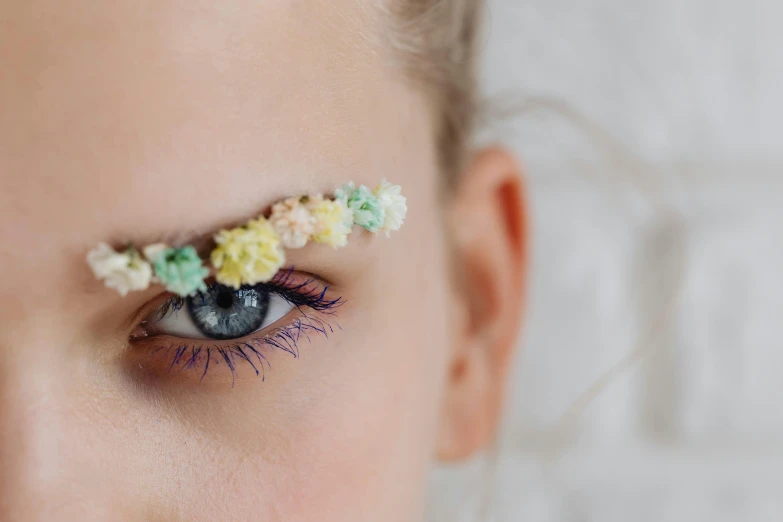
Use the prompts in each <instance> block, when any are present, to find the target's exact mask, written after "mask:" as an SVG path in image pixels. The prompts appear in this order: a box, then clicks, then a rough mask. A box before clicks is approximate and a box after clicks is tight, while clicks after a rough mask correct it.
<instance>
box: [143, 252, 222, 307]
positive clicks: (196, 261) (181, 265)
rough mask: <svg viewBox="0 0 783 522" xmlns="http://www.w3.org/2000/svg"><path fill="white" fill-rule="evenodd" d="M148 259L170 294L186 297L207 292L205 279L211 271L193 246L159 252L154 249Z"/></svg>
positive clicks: (156, 275)
mask: <svg viewBox="0 0 783 522" xmlns="http://www.w3.org/2000/svg"><path fill="white" fill-rule="evenodd" d="M145 254H147V252H146V251H145ZM147 257H148V259H149V260H150V261H151V262H152V267H153V268H154V269H155V277H156V278H157V279H158V281H160V282H161V283H162V284H163V285H165V286H166V290H168V291H169V292H173V293H175V294H177V295H179V296H181V297H186V296H189V295H193V294H195V293H196V292H204V291H206V290H207V285H206V283H204V279H205V278H206V277H207V276H208V275H209V269H207V268H206V267H205V266H204V265H203V263H202V261H201V258H199V257H198V253H196V249H195V248H193V247H192V246H186V247H184V248H166V249H158V250H157V251H155V250H154V248H153V249H150V254H149V255H148V256H147Z"/></svg>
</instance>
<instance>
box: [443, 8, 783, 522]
mask: <svg viewBox="0 0 783 522" xmlns="http://www.w3.org/2000/svg"><path fill="white" fill-rule="evenodd" d="M488 6H489V13H490V16H489V18H488V20H487V31H486V33H487V36H486V45H485V50H484V71H483V79H484V84H485V92H486V94H487V95H488V97H489V99H490V100H491V101H492V102H493V104H492V106H491V107H492V111H491V116H492V117H491V118H490V119H489V124H488V126H487V132H486V135H485V136H484V139H485V140H488V141H497V140H500V141H502V142H504V143H506V144H508V145H509V146H511V147H512V148H513V149H514V150H515V151H517V152H518V154H519V155H520V156H521V157H522V158H523V159H524V162H525V165H526V170H527V176H528V182H529V192H530V202H531V206H532V221H533V227H532V233H533V236H532V248H533V250H532V254H533V258H532V267H531V275H530V283H531V286H530V294H529V310H528V312H527V314H526V327H525V331H524V332H523V335H522V339H521V343H520V347H521V349H520V353H519V356H518V358H517V364H516V368H515V372H514V377H513V393H512V395H511V400H510V402H509V404H508V408H507V410H508V411H507V416H506V419H505V425H504V428H503V431H502V434H501V437H500V440H499V441H498V444H497V448H496V452H495V453H494V454H493V455H488V456H484V457H482V458H478V459H476V460H475V461H474V462H471V463H468V464H466V465H464V466H460V467H454V468H449V469H443V470H439V471H438V472H437V473H435V475H434V477H433V480H432V499H433V500H432V506H431V512H430V517H429V519H428V520H432V521H449V522H455V521H456V522H461V521H463V520H465V521H471V522H472V521H480V522H487V521H497V522H505V521H508V522H517V521H520V522H521V521H534V522H550V521H551V522H555V521H557V522H561V521H562V522H567V521H568V522H570V521H574V522H581V521H601V522H615V521H617V522H627V521H630V520H632V521H634V522H644V521H655V522H658V521H662V522H663V521H665V522H668V521H672V522H674V521H676V522H680V521H710V522H724V521H743V522H744V521H754V522H755V521H779V520H783V494H781V493H782V492H783V411H782V408H781V407H780V406H779V404H780V401H781V397H783V394H782V393H781V392H783V231H781V228H782V227H781V225H783V174H781V172H782V169H781V167H783V147H781V145H783V96H782V94H783V31H781V29H780V26H781V22H782V21H783V3H781V2H780V1H779V0H744V1H741V2H740V1H739V0H710V1H707V0H656V1H650V0H589V1H588V0H586V1H577V0H490V1H489V2H488Z"/></svg>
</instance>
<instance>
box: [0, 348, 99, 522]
mask: <svg viewBox="0 0 783 522" xmlns="http://www.w3.org/2000/svg"><path fill="white" fill-rule="evenodd" d="M3 352H4V353H3V355H4V356H5V355H8V354H7V351H6V350H4V351H3ZM3 359H4V361H3V363H2V364H0V521H5V520H14V521H17V520H19V521H24V522H27V521H34V520H35V521H37V520H76V519H78V518H74V517H78V516H81V515H80V514H79V513H78V511H79V510H81V509H83V507H84V505H85V504H84V503H83V501H84V500H87V499H85V498H84V493H87V492H90V493H91V494H95V493H97V491H98V490H97V488H95V486H96V484H95V483H94V481H93V480H92V477H91V476H90V474H89V473H85V471H86V468H85V466H84V464H85V463H86V462H85V460H84V457H85V453H84V448H83V447H82V445H81V444H79V441H78V437H79V430H78V429H77V428H76V427H75V424H74V419H73V418H72V417H71V416H69V410H70V409H71V408H70V406H71V405H70V403H71V401H72V399H71V397H72V393H69V391H68V389H67V388H66V387H65V386H64V383H63V381H62V379H61V378H60V377H58V373H57V372H56V371H53V370H54V369H55V368H56V366H54V365H52V366H48V365H45V364H28V363H29V360H22V359H21V358H14V357H3ZM25 359H28V358H25ZM96 498H100V497H99V496H98V497H96ZM93 500H94V499H93ZM89 504H90V505H94V502H93V501H90V502H89ZM68 513H70V514H69V515H68V516H67V517H66V516H64V515H65V514H68ZM82 519H84V520H87V519H90V520H91V519H92V518H82Z"/></svg>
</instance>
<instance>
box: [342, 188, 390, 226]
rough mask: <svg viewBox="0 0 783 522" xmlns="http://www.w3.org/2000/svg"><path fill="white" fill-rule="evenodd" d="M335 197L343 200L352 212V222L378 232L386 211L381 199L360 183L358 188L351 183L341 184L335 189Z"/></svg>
mask: <svg viewBox="0 0 783 522" xmlns="http://www.w3.org/2000/svg"><path fill="white" fill-rule="evenodd" d="M335 199H337V200H338V201H343V202H344V203H345V204H346V205H347V206H348V208H349V209H350V210H351V212H353V222H354V223H355V224H357V225H359V226H360V227H364V228H366V229H367V230H369V231H370V232H378V230H380V229H381V227H382V226H383V222H384V220H385V219H386V212H385V210H384V207H383V205H382V204H381V201H380V200H379V199H378V198H377V197H376V196H375V194H373V193H372V191H371V190H370V189H369V188H368V187H366V186H364V185H361V186H359V187H358V188H357V187H355V186H354V184H353V183H348V184H346V185H343V186H342V187H341V188H339V189H337V190H335Z"/></svg>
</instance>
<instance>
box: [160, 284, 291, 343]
mask: <svg viewBox="0 0 783 522" xmlns="http://www.w3.org/2000/svg"><path fill="white" fill-rule="evenodd" d="M293 309H294V305H292V304H291V303H289V302H288V301H286V300H285V299H284V298H283V297H281V296H279V295H278V294H275V293H270V294H269V307H268V308H267V311H266V317H264V322H263V323H262V324H261V326H260V327H259V328H258V330H256V332H258V331H259V330H263V329H264V328H266V327H267V326H269V325H271V324H274V323H275V322H277V321H278V320H279V319H280V318H282V317H284V316H285V315H286V314H287V313H288V312H290V311H291V310H293ZM150 327H151V328H154V329H155V331H156V332H158V333H159V334H165V335H171V336H173V337H185V338H188V339H209V337H206V336H205V335H204V334H203V333H202V332H201V331H200V330H199V329H198V327H197V326H196V323H195V322H193V318H192V317H191V315H190V311H188V307H187V304H185V305H183V306H182V307H181V308H179V309H173V308H172V309H171V310H170V311H168V312H166V315H164V316H163V317H161V318H160V319H158V320H157V321H155V322H154V323H152V324H151V325H150ZM251 333H255V332H251ZM248 335H249V334H248Z"/></svg>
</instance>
